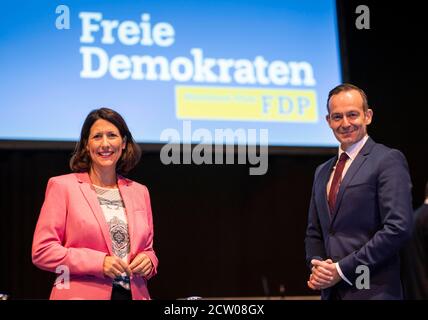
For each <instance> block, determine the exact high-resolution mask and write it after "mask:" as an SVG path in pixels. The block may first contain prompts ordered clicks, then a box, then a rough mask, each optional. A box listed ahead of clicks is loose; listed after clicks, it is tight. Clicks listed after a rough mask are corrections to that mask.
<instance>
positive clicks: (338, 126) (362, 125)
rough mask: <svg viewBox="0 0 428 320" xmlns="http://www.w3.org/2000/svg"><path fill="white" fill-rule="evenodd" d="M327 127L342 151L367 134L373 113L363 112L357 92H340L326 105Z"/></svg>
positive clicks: (370, 111)
mask: <svg viewBox="0 0 428 320" xmlns="http://www.w3.org/2000/svg"><path fill="white" fill-rule="evenodd" d="M328 106H329V110H330V113H329V114H328V115H327V116H326V119H327V122H328V125H329V126H330V128H331V129H332V130H333V133H334V135H335V137H336V139H337V140H338V141H339V142H340V145H341V147H342V149H343V150H346V149H347V148H348V147H349V146H351V145H353V144H354V143H356V142H358V141H360V140H361V139H362V138H364V136H365V135H366V134H367V126H368V125H369V124H370V123H371V122H372V116H373V111H372V110H371V109H368V110H367V111H366V112H364V108H363V98H362V97H361V94H360V93H359V92H358V91H357V90H348V91H342V92H340V93H338V94H335V95H333V96H332V97H331V98H330V101H329V103H328Z"/></svg>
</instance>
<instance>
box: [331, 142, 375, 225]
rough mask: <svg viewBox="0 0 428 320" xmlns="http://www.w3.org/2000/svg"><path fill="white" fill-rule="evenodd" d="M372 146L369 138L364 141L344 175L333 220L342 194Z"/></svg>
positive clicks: (372, 143) (373, 143)
mask: <svg viewBox="0 0 428 320" xmlns="http://www.w3.org/2000/svg"><path fill="white" fill-rule="evenodd" d="M374 145H375V142H374V141H373V140H372V139H371V138H369V139H368V140H367V141H366V144H365V145H364V146H363V148H362V149H361V151H360V152H359V153H358V155H357V156H356V158H355V160H354V161H352V163H351V165H350V167H349V169H348V171H347V172H346V174H345V177H344V178H343V181H342V183H341V184H340V187H339V191H338V193H337V198H336V207H335V208H334V214H333V220H334V219H335V218H336V215H337V211H338V209H339V207H340V203H341V201H342V198H343V194H344V192H345V190H346V188H347V186H348V185H349V183H350V182H351V181H352V178H353V177H354V176H355V174H356V173H357V172H358V170H359V169H360V168H361V166H362V164H363V163H364V161H366V159H367V155H368V154H369V153H370V151H371V149H372V148H373V146H374Z"/></svg>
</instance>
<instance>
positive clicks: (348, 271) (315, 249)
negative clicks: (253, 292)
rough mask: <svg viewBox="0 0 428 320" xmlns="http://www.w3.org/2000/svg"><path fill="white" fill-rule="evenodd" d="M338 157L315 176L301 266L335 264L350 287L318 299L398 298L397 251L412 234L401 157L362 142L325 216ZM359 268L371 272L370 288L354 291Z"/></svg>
mask: <svg viewBox="0 0 428 320" xmlns="http://www.w3.org/2000/svg"><path fill="white" fill-rule="evenodd" d="M336 161H337V156H336V157H334V158H332V159H330V160H328V161H327V162H325V163H323V164H321V165H320V166H319V167H318V168H317V170H316V172H315V178H314V183H313V188H312V196H311V203H310V208H309V215H308V226H307V230H306V239H305V246H306V261H307V263H308V265H310V261H311V259H314V258H315V259H320V260H325V259H328V258H330V259H332V260H333V261H334V262H338V263H339V266H340V268H341V270H342V272H343V274H344V275H345V276H346V278H347V279H348V280H349V281H350V282H352V284H353V285H352V286H351V285H349V284H348V283H347V282H345V281H343V280H342V281H340V282H339V283H338V284H336V285H335V286H334V287H332V288H328V289H325V290H322V291H321V296H322V298H323V299H330V298H332V294H333V293H334V295H335V297H336V298H337V297H339V298H340V299H402V286H401V280H400V258H399V250H400V247H401V246H402V245H403V244H404V242H405V241H406V240H407V239H408V238H409V236H410V234H411V231H412V211H413V210H412V199H411V188H412V185H411V180H410V177H409V170H408V166H407V161H406V159H405V157H404V156H403V154H402V153H401V152H400V151H398V150H395V149H390V148H388V147H386V146H384V145H382V144H378V143H375V142H374V141H373V140H372V139H371V138H369V139H368V140H367V142H366V143H365V145H364V146H363V148H362V149H361V151H360V152H359V154H358V155H357V157H356V158H355V159H354V161H353V162H352V164H351V165H350V167H349V169H348V171H347V172H346V174H345V176H344V178H343V181H342V183H341V185H340V188H339V191H338V195H337V200H336V208H335V209H334V212H333V213H332V214H330V210H329V207H328V202H327V191H326V190H327V183H328V180H329V178H330V175H331V172H332V170H333V167H334V165H335V163H336ZM359 265H365V266H367V267H368V268H369V271H370V289H358V288H357V287H356V283H355V280H356V279H357V277H358V276H359V275H360V274H358V273H356V269H357V267H358V266H359Z"/></svg>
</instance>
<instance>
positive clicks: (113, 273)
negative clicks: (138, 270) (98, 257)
mask: <svg viewBox="0 0 428 320" xmlns="http://www.w3.org/2000/svg"><path fill="white" fill-rule="evenodd" d="M103 271H104V274H105V275H106V276H107V277H109V278H112V279H115V278H116V277H119V276H121V275H122V273H124V272H126V274H127V275H128V277H131V275H132V271H131V268H130V267H129V266H128V264H127V263H126V262H125V261H123V260H122V259H121V258H119V257H116V256H106V257H105V258H104V265H103Z"/></svg>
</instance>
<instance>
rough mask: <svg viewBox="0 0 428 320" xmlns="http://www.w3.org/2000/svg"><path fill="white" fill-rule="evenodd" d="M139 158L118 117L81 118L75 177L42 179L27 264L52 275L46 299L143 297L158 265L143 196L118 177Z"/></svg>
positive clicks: (97, 113) (141, 189) (109, 113)
mask: <svg viewBox="0 0 428 320" xmlns="http://www.w3.org/2000/svg"><path fill="white" fill-rule="evenodd" d="M140 155H141V151H140V149H139V147H138V145H137V144H136V143H135V141H134V139H133V138H132V135H131V132H130V131H129V129H128V127H127V125H126V123H125V121H124V120H123V118H122V117H121V116H120V115H119V114H118V113H117V112H115V111H113V110H111V109H107V108H101V109H97V110H93V111H92V112H91V113H90V114H89V115H88V116H87V118H86V120H85V122H84V124H83V127H82V131H81V136H80V141H79V142H78V144H77V146H76V150H75V152H74V154H73V156H72V158H71V160H70V166H71V169H72V170H73V172H74V173H71V174H67V175H63V176H58V177H53V178H51V179H50V180H49V182H48V186H47V190H46V196H45V201H44V203H43V207H42V209H41V212H40V216H39V220H38V222H37V226H36V230H35V233H34V239H33V247H32V259H33V263H34V264H35V265H36V266H37V267H39V268H41V269H43V270H47V271H51V272H56V273H57V274H58V276H57V279H56V281H55V283H54V285H53V288H52V292H51V296H50V298H51V299H103V300H110V299H112V300H123V299H150V296H149V292H148V290H147V280H148V279H150V278H151V277H153V276H154V275H155V274H156V269H157V266H158V259H157V257H156V254H155V252H154V250H153V220H152V211H151V206H150V197H149V193H148V190H147V188H146V187H145V186H144V185H141V184H139V183H137V182H135V181H132V180H129V179H126V178H124V177H122V176H121V174H126V173H127V172H129V170H131V169H132V168H133V167H134V166H135V165H136V164H137V163H138V161H139V159H140Z"/></svg>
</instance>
